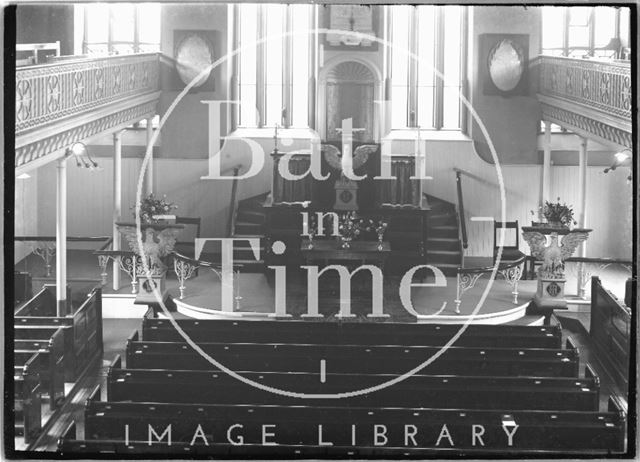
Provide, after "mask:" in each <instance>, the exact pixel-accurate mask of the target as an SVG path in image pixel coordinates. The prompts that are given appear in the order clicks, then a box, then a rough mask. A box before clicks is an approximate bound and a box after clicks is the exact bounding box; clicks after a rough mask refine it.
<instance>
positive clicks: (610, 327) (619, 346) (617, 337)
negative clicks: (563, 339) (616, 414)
mask: <svg viewBox="0 0 640 462" xmlns="http://www.w3.org/2000/svg"><path fill="white" fill-rule="evenodd" d="M590 326H591V327H590V332H589V334H590V336H591V338H592V339H593V342H594V344H595V346H596V353H597V354H598V356H599V357H600V358H601V359H602V363H603V364H605V365H607V366H608V367H607V369H608V371H609V372H610V373H611V375H612V377H613V378H614V380H615V381H616V383H617V384H618V386H620V387H621V388H622V389H624V390H628V388H629V368H630V365H631V361H630V359H629V355H630V350H631V331H632V330H633V328H634V327H633V326H634V325H633V322H632V319H631V308H630V307H627V306H625V305H624V304H623V303H622V302H620V301H619V300H618V299H617V298H616V297H615V296H614V295H613V294H612V293H611V292H610V291H608V290H607V289H605V288H604V287H603V286H602V282H601V281H600V279H599V278H598V277H597V276H594V277H592V278H591V324H590Z"/></svg>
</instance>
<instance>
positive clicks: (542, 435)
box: [84, 400, 625, 452]
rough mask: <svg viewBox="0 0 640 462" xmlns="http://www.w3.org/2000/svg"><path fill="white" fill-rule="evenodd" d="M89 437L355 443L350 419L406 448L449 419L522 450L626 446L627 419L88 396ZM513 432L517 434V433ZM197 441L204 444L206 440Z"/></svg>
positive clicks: (465, 436)
mask: <svg viewBox="0 0 640 462" xmlns="http://www.w3.org/2000/svg"><path fill="white" fill-rule="evenodd" d="M84 421H85V438H87V439H91V440H96V439H100V440H117V439H122V438H123V437H124V430H125V428H127V432H128V437H129V439H131V440H134V441H135V440H137V441H143V440H145V439H147V438H148V435H149V428H150V426H151V427H152V428H153V429H154V431H155V432H157V433H158V434H161V433H162V432H163V430H164V429H165V428H167V426H168V425H171V435H172V443H173V442H183V443H184V442H190V441H192V440H193V435H194V430H195V429H196V428H197V427H198V425H201V426H202V428H203V432H204V434H205V435H206V436H205V439H207V440H208V441H209V442H212V441H216V442H220V441H224V440H225V439H226V434H227V431H228V429H229V427H230V426H232V425H238V424H239V425H242V427H241V429H240V427H238V429H237V431H236V435H234V437H237V435H238V434H240V433H241V434H242V437H243V439H244V442H245V443H247V444H260V442H261V432H260V429H261V425H262V424H264V423H265V422H268V423H269V424H271V425H274V426H275V428H276V432H277V440H278V443H279V444H285V445H296V444H306V445H312V444H314V443H316V442H317V441H318V425H322V426H323V437H324V438H326V441H331V442H332V443H333V445H335V446H346V447H348V446H353V440H352V425H356V427H357V429H358V431H357V436H358V439H357V442H358V443H360V444H366V442H369V443H371V442H372V441H373V435H372V433H373V428H374V425H377V424H380V423H384V427H385V430H387V434H386V436H387V437H388V438H389V441H388V445H390V446H403V445H404V444H405V443H404V438H403V437H404V434H403V431H402V430H403V429H404V428H405V427H404V426H405V425H411V426H414V427H416V428H417V429H419V432H420V435H425V436H426V435H428V437H427V438H421V442H431V443H433V441H431V438H433V437H434V435H435V436H437V435H438V434H439V432H440V431H441V428H442V426H443V425H445V424H446V425H447V427H448V431H449V432H450V434H451V436H452V438H453V440H454V441H455V442H456V446H457V447H459V448H464V449H472V448H473V444H472V439H471V438H469V429H470V428H471V426H472V425H481V426H482V427H483V429H484V434H483V436H484V438H483V442H484V443H485V444H486V446H485V447H487V448H491V449H501V450H508V449H509V446H508V439H507V438H506V435H505V433H504V429H503V427H504V426H509V425H518V429H517V435H518V436H517V438H515V440H514V443H515V446H516V447H517V448H518V450H523V449H537V450H557V451H562V450H567V449H572V448H582V449H583V450H591V451H600V452H601V451H607V450H609V449H614V448H615V449H616V450H622V443H623V442H624V428H625V418H624V416H621V415H620V414H619V413H617V412H614V411H611V412H575V411H535V410H534V411H510V412H508V413H507V412H505V411H501V410H497V411H493V410H473V409H432V408H384V407H353V408H348V409H345V408H343V407H339V406H324V405H321V406H277V405H274V406H253V405H233V404H229V405H205V404H174V403H169V404H165V403H144V402H140V403H120V402H113V401H109V402H99V401H93V400H89V401H88V404H87V408H86V410H85V420H84ZM514 436H515V434H514ZM197 442H198V443H201V444H202V443H203V440H202V439H201V438H200V439H198V440H197Z"/></svg>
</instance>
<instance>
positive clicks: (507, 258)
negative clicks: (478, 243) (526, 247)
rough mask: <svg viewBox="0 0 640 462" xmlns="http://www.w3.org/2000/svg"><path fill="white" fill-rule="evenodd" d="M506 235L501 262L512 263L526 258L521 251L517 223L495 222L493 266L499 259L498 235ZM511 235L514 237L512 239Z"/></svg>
mask: <svg viewBox="0 0 640 462" xmlns="http://www.w3.org/2000/svg"><path fill="white" fill-rule="evenodd" d="M499 232H502V233H504V246H503V247H502V257H501V259H500V261H501V262H512V261H516V260H518V259H519V258H522V257H524V253H522V252H521V251H520V227H519V226H518V220H516V221H504V222H502V221H495V220H494V222H493V264H494V265H495V263H496V258H497V257H498V250H499V247H498V242H499V239H498V233H499ZM509 235H512V237H510V236H509Z"/></svg>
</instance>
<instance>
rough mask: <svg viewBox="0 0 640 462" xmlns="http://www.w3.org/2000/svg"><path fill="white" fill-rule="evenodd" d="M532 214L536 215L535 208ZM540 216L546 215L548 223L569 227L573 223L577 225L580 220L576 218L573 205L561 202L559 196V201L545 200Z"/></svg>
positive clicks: (540, 209)
mask: <svg viewBox="0 0 640 462" xmlns="http://www.w3.org/2000/svg"><path fill="white" fill-rule="evenodd" d="M531 215H534V212H533V210H532V211H531ZM538 216H542V217H544V219H545V220H546V223H547V224H549V225H552V226H561V227H563V228H569V227H571V225H577V224H578V222H577V221H576V220H575V219H574V212H573V207H571V206H569V205H567V204H566V203H565V204H561V203H560V198H559V197H558V199H557V202H549V201H545V203H544V206H543V207H539V209H538Z"/></svg>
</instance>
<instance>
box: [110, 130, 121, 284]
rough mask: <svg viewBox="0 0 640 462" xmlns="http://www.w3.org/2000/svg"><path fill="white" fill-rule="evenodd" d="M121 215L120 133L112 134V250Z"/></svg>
mask: <svg viewBox="0 0 640 462" xmlns="http://www.w3.org/2000/svg"><path fill="white" fill-rule="evenodd" d="M121 214H122V131H119V132H116V133H114V134H113V230H112V232H113V245H112V248H113V250H120V231H119V230H118V226H117V225H116V223H117V222H118V221H119V220H120V216H121ZM119 289H120V264H119V258H115V259H114V260H113V290H119Z"/></svg>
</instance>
